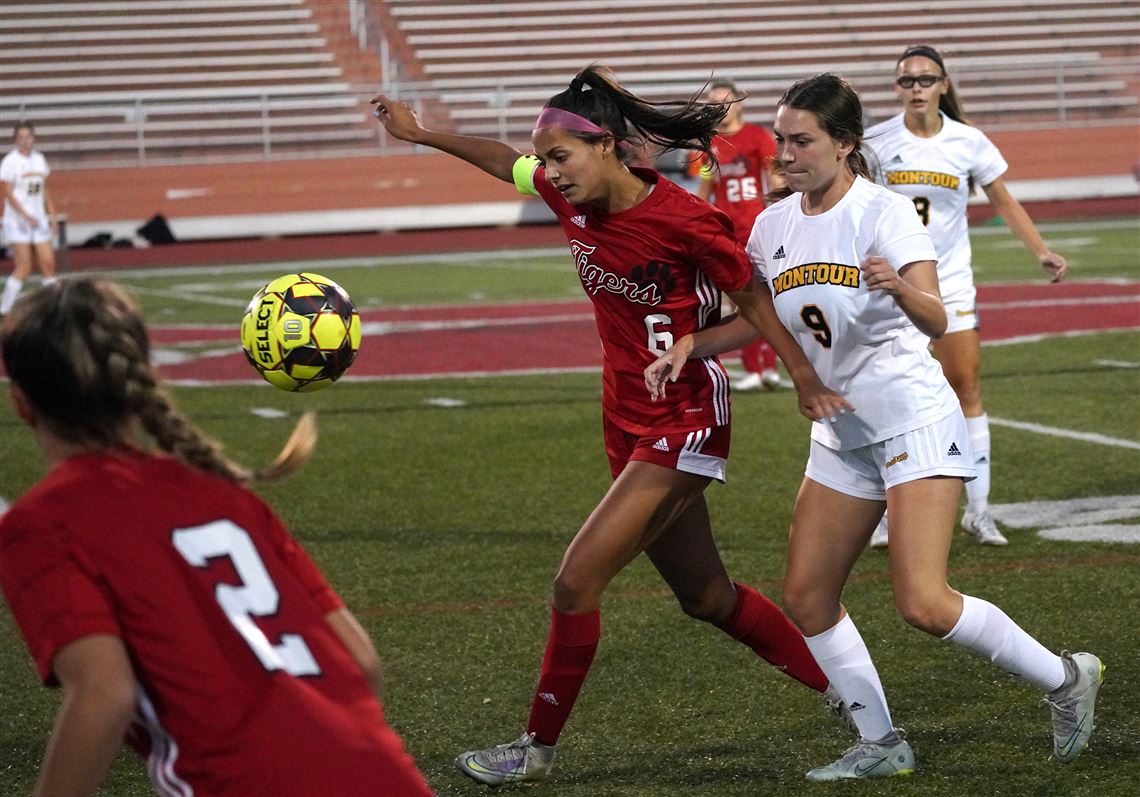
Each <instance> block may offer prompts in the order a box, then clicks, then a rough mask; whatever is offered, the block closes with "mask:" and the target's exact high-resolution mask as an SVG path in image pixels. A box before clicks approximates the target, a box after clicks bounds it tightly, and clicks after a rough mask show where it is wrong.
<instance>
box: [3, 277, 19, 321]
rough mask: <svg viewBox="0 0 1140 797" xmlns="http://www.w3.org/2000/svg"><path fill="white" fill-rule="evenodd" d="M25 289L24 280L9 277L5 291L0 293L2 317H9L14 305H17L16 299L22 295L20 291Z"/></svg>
mask: <svg viewBox="0 0 1140 797" xmlns="http://www.w3.org/2000/svg"><path fill="white" fill-rule="evenodd" d="M23 287H24V281H23V280H18V279H16V278H15V277H8V279H7V281H6V282H5V283H4V291H3V293H0V315H8V311H9V310H11V309H12V305H14V304H15V303H16V297H17V296H19V295H20V289H21V288H23Z"/></svg>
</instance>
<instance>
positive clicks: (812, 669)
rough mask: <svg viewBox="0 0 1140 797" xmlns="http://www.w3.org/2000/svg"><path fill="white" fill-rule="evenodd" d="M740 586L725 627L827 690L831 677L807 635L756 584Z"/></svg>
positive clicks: (806, 681) (761, 654)
mask: <svg viewBox="0 0 1140 797" xmlns="http://www.w3.org/2000/svg"><path fill="white" fill-rule="evenodd" d="M732 583H733V584H734V585H735V586H736V608H735V609H733V610H732V615H731V616H730V617H729V618H728V622H726V623H725V624H724V625H723V626H721V630H722V631H724V632H725V633H726V634H728V635H730V636H731V637H732V638H733V639H735V640H736V641H738V642H743V643H744V644H745V645H747V646H748V647H750V648H752V650H754V651H755V652H756V655H757V656H759V657H760V658H762V659H764V661H766V662H768V663H769V664H771V665H772V666H773V667H775V668H776V669H779V670H783V671H784V672H785V673H787V674H788V675H790V676H792V677H793V678H795V679H796V680H797V681H799V682H800V683H802V684H804V685H805V686H808V687H811V688H812V689H814V690H815V691H817V692H823V691H825V690H826V689H827V683H828V681H827V676H826V675H824V674H823V670H821V669H820V668H819V665H818V664H816V663H815V659H814V658H813V657H812V655H811V651H810V650H808V646H807V643H806V642H804V635H803V634H801V633H800V630H799V629H798V628H796V627H795V626H794V625H792V621H791V620H789V619H788V617H787V615H785V614H784V613H783V612H782V611H780V607H779V606H777V605H776V604H774V603H772V601H770V600H768V599H767V598H765V597H764V596H763V595H761V594H760V593H759V592H757V591H756V590H754V589H752V587H749V586H746V585H744V584H738V583H736V582H735V581H734V582H732Z"/></svg>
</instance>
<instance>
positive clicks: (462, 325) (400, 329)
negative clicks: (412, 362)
mask: <svg viewBox="0 0 1140 797" xmlns="http://www.w3.org/2000/svg"><path fill="white" fill-rule="evenodd" d="M593 320H594V314H593V313H568V314H565V315H543V316H520V317H519V318H471V319H464V320H455V319H452V320H447V321H368V322H366V323H365V324H363V325H362V326H361V332H362V333H363V334H365V335H395V334H400V333H408V332H433V331H441V330H442V331H448V330H452V331H457V330H461V329H486V328H492V327H525V326H535V325H540V324H565V323H580V322H582V321H593Z"/></svg>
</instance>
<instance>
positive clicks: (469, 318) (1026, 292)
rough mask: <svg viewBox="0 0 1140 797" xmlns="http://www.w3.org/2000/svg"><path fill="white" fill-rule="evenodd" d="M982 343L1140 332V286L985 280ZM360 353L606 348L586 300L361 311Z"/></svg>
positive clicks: (485, 367) (526, 360)
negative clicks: (990, 283)
mask: <svg viewBox="0 0 1140 797" xmlns="http://www.w3.org/2000/svg"><path fill="white" fill-rule="evenodd" d="M978 294H979V309H980V312H981V314H982V322H983V325H982V339H983V340H984V341H996V340H1007V339H1010V338H1016V337H1022V336H1027V335H1046V336H1047V335H1059V334H1064V333H1070V332H1093V331H1098V330H1115V329H1140V284H1133V283H1130V284H1123V285H1121V284H1114V283H1100V282H1097V283H1066V284H1062V285H1044V284H1032V285H998V286H982V287H981V288H980V289H979V291H978ZM364 321H365V324H366V330H365V336H364V342H363V345H362V346H361V350H360V354H359V355H358V356H357V359H356V362H355V363H354V364H353V366H352V370H351V371H350V373H349V375H348V376H346V377H345V378H346V379H352V378H356V379H360V378H370V379H376V378H381V379H383V378H408V377H417V376H428V375H437V374H438V375H444V374H446V375H453V376H462V375H464V374H486V373H506V372H519V371H530V370H562V369H579V368H587V369H588V368H599V367H600V366H601V351H600V347H599V345H598V339H597V334H596V332H595V329H594V321H593V313H592V311H591V308H590V304H589V303H588V302H587V301H586V300H585V299H583V300H580V301H567V302H550V303H542V304H513V305H477V306H464V307H453V306H448V307H429V308H415V309H409V310H383V311H374V312H367V313H365V314H364ZM153 336H154V343H155V345H156V347H159V348H162V347H164V346H171V345H173V344H181V345H186V344H188V343H193V342H195V341H198V342H201V343H204V344H210V343H214V344H220V345H225V344H227V343H232V344H233V346H234V353H233V354H232V355H223V356H214V357H209V358H206V359H196V360H191V361H188V362H183V363H179V364H176V365H166V366H163V367H162V369H161V372H162V375H163V376H164V377H165V378H166V379H169V380H195V381H208V382H215V381H216V382H229V381H236V380H250V379H256V377H255V376H254V374H253V371H252V370H251V369H250V367H249V365H247V364H246V361H245V358H244V356H242V355H241V353H240V352H239V351H238V349H237V340H236V338H237V323H236V322H235V324H234V325H233V328H232V329H230V328H209V329H199V328H186V327H161V326H159V327H155V328H153Z"/></svg>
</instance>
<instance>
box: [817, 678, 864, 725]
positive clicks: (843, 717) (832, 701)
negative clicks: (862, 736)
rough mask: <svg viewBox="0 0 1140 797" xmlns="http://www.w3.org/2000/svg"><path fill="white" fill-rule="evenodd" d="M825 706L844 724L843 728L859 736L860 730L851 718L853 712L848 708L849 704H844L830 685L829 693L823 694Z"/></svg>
mask: <svg viewBox="0 0 1140 797" xmlns="http://www.w3.org/2000/svg"><path fill="white" fill-rule="evenodd" d="M823 705H824V707H825V708H826V709H827V712H828V713H829V714H832V715H834V716H835V717H836V718H838V719H839V721H840V722H842V723H843V727H845V728H846V729H847V730H849V731H851V732H852V733H853V734H855V735H856V736H858V735H859V728H858V727H857V726H856V725H855V719H854V718H853V717H852V716H851V711H850V710H849V709H848V708H847V704H846V703H844V702H843V698H841V697H840V696H839V693H838V692H836V691H835V687H834V686H831V685H830V684H829V685H828V687H827V691H826V692H824V693H823Z"/></svg>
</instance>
